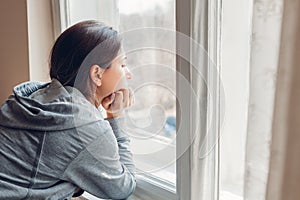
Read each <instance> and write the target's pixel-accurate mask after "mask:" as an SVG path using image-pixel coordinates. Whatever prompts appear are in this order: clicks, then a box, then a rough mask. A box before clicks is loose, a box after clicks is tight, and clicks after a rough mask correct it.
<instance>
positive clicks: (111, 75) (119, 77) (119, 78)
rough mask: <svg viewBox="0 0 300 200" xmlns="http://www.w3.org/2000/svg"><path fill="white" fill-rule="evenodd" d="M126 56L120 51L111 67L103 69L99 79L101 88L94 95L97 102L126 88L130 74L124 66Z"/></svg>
mask: <svg viewBox="0 0 300 200" xmlns="http://www.w3.org/2000/svg"><path fill="white" fill-rule="evenodd" d="M126 59H127V57H126V55H125V54H124V53H123V52H122V51H120V53H119V55H118V56H117V57H116V58H115V59H114V60H113V62H112V63H111V65H110V66H109V67H108V68H106V69H105V71H104V72H103V74H102V78H101V86H99V87H98V88H97V91H96V94H97V97H98V98H99V101H100V102H102V100H103V99H104V98H105V97H107V96H109V95H111V94H112V93H113V92H116V91H118V90H120V89H122V88H127V87H128V85H127V80H128V79H131V77H132V74H131V72H130V71H129V69H128V68H127V66H126Z"/></svg>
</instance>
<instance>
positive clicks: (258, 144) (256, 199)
mask: <svg viewBox="0 0 300 200" xmlns="http://www.w3.org/2000/svg"><path fill="white" fill-rule="evenodd" d="M282 2H283V0H254V1H253V16H252V34H251V50H250V71H249V76H250V77H249V80H250V82H249V86H250V88H249V106H248V125H247V138H246V163H245V182H244V197H245V198H244V199H249V200H263V199H265V195H266V184H267V177H268V172H269V157H270V142H271V138H272V119H273V112H274V94H275V86H276V75H277V66H278V55H279V48H280V34H281V22H282V20H281V19H282Z"/></svg>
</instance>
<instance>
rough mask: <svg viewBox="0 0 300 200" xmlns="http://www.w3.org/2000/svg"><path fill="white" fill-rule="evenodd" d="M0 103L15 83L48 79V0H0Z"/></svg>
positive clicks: (50, 30)
mask: <svg viewBox="0 0 300 200" xmlns="http://www.w3.org/2000/svg"><path fill="white" fill-rule="evenodd" d="M0 24H1V32H0V34H1V37H0V43H1V46H0V69H1V73H0V103H2V102H3V101H4V100H5V99H6V98H7V96H8V95H9V94H11V93H12V89H13V87H14V86H15V85H17V84H18V83H21V82H24V81H29V80H35V81H49V77H48V71H49V70H48V60H49V53H50V50H51V47H52V45H53V43H54V34H53V28H52V27H53V25H52V15H51V0H43V1H40V0H27V1H26V0H1V7H0Z"/></svg>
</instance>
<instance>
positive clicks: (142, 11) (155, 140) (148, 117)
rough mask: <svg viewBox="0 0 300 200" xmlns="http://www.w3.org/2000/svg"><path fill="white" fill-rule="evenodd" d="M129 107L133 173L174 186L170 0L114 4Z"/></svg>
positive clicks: (132, 0)
mask: <svg viewBox="0 0 300 200" xmlns="http://www.w3.org/2000/svg"><path fill="white" fill-rule="evenodd" d="M119 15H120V23H119V31H120V33H121V34H122V35H123V38H124V50H125V52H126V55H127V57H128V62H127V64H128V66H129V69H130V70H131V72H132V73H133V79H132V80H131V81H130V86H131V87H132V88H133V90H134V93H135V99H136V101H135V105H134V106H133V107H132V108H131V109H130V110H129V111H128V113H127V114H128V119H129V122H128V125H129V127H130V129H131V131H129V132H130V134H131V141H132V149H133V152H134V159H135V161H136V166H137V168H138V169H139V170H142V171H144V172H149V173H151V175H155V176H158V177H160V178H162V179H164V180H168V181H170V182H172V183H174V184H175V182H176V181H175V180H176V173H175V166H176V152H175V150H176V147H175V141H176V139H175V136H176V93H175V91H176V89H175V78H176V76H175V75H176V67H175V58H176V54H175V0H151V1H139V0H121V1H119Z"/></svg>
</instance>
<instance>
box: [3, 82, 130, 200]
mask: <svg viewBox="0 0 300 200" xmlns="http://www.w3.org/2000/svg"><path fill="white" fill-rule="evenodd" d="M13 92H14V93H13V94H12V95H11V96H10V97H9V98H8V99H7V100H6V101H5V102H4V103H3V105H2V107H1V110H0V199H6V200H9V199H13V200H17V199H33V200H39V199H41V200H42V199H51V200H52V199H53V200H58V199H70V198H71V197H72V195H73V194H74V192H75V190H77V189H78V188H81V189H82V190H84V191H87V192H89V193H91V194H93V195H95V196H97V197H100V198H104V199H125V198H127V197H128V196H129V195H130V194H132V192H133V191H134V189H135V187H136V180H135V166H134V164H133V158H132V153H131V151H130V149H129V145H130V140H129V138H128V136H127V134H126V132H125V131H124V129H123V128H122V123H123V121H124V119H123V118H115V119H107V120H105V119H103V117H102V116H101V114H100V112H99V110H97V109H96V108H95V107H94V106H93V105H92V104H91V103H90V102H88V101H87V99H86V98H85V97H84V96H83V95H82V94H81V93H80V92H79V91H78V90H77V89H75V88H73V87H69V86H66V87H64V86H62V85H61V84H60V82H59V81H57V80H56V79H53V80H52V81H51V83H38V82H26V83H23V84H20V85H18V86H16V87H15V88H14V91H13Z"/></svg>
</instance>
